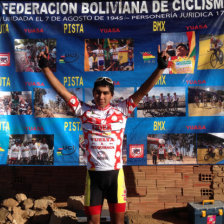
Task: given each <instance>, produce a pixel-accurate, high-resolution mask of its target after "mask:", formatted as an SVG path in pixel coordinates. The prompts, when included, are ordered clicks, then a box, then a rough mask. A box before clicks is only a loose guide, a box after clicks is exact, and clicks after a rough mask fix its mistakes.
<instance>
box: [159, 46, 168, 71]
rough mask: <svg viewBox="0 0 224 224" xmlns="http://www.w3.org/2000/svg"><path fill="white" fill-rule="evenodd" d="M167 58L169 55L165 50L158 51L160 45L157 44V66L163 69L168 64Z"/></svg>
mask: <svg viewBox="0 0 224 224" xmlns="http://www.w3.org/2000/svg"><path fill="white" fill-rule="evenodd" d="M168 58H169V55H168V54H167V53H166V51H162V52H161V51H160V45H158V58H157V62H158V68H160V69H165V68H167V66H168Z"/></svg>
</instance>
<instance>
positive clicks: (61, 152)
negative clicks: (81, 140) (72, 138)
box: [57, 145, 77, 156]
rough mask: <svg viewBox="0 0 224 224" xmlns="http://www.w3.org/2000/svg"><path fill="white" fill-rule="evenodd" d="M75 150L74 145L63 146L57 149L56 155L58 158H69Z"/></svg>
mask: <svg viewBox="0 0 224 224" xmlns="http://www.w3.org/2000/svg"><path fill="white" fill-rule="evenodd" d="M76 150H77V148H76V147H75V146H74V145H63V146H62V147H60V148H58V150H57V155H58V156H70V155H72V154H73V153H75V152H76Z"/></svg>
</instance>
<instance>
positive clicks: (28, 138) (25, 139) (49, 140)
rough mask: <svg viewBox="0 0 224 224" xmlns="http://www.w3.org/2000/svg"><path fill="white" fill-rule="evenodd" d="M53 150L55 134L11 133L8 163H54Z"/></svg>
mask: <svg viewBox="0 0 224 224" xmlns="http://www.w3.org/2000/svg"><path fill="white" fill-rule="evenodd" d="M53 151H54V135H46V134H44V135H33V134H18V135H10V136H9V149H8V159H7V164H9V165H53V162H54V153H53Z"/></svg>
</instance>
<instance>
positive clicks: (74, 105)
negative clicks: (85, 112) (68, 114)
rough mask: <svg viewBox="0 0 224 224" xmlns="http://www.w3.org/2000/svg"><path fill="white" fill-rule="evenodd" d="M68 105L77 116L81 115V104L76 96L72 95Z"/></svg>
mask: <svg viewBox="0 0 224 224" xmlns="http://www.w3.org/2000/svg"><path fill="white" fill-rule="evenodd" d="M68 105H69V106H70V108H71V109H72V110H73V112H74V113H75V115H76V116H77V117H79V116H81V115H82V105H81V102H80V101H79V99H78V98H77V97H76V96H74V95H73V96H72V97H71V98H70V100H69V101H68Z"/></svg>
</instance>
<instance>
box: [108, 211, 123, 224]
mask: <svg viewBox="0 0 224 224" xmlns="http://www.w3.org/2000/svg"><path fill="white" fill-rule="evenodd" d="M110 218H111V223H112V224H124V212H120V213H111V214H110Z"/></svg>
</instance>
